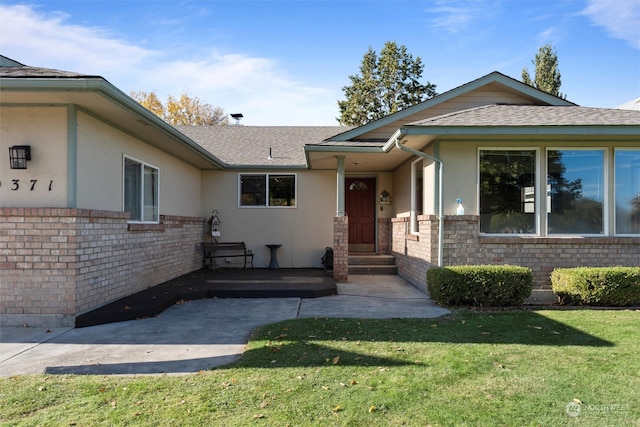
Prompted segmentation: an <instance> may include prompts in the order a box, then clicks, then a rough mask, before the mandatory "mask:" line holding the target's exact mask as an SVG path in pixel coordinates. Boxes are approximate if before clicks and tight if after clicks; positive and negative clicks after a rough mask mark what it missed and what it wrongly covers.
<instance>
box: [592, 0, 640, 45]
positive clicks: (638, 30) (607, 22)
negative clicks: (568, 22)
mask: <svg viewBox="0 0 640 427" xmlns="http://www.w3.org/2000/svg"><path fill="white" fill-rule="evenodd" d="M587 3H588V6H587V8H586V9H585V10H584V11H583V12H582V13H583V14H584V15H586V16H588V17H589V19H591V21H592V22H593V23H594V24H596V25H598V26H600V27H603V28H604V29H605V30H606V31H607V32H608V33H609V35H611V36H612V37H614V38H617V39H621V40H625V41H626V42H627V43H629V44H630V45H631V46H632V47H634V48H635V49H640V2H639V1H638V0H615V1H612V0H589V1H588V2H587Z"/></svg>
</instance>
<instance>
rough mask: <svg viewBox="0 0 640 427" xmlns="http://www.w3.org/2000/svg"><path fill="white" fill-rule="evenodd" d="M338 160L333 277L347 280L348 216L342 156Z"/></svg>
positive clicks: (337, 279)
mask: <svg viewBox="0 0 640 427" xmlns="http://www.w3.org/2000/svg"><path fill="white" fill-rule="evenodd" d="M336 159H337V160H338V167H337V175H336V216H335V218H333V278H334V280H335V281H336V282H346V281H348V280H349V218H348V217H347V216H346V215H345V211H344V205H345V201H344V191H345V190H344V156H336Z"/></svg>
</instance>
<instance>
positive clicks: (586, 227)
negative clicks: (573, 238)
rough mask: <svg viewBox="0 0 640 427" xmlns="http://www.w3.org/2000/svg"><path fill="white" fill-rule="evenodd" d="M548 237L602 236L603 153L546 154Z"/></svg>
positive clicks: (564, 151) (578, 151)
mask: <svg viewBox="0 0 640 427" xmlns="http://www.w3.org/2000/svg"><path fill="white" fill-rule="evenodd" d="M547 172H548V181H547V184H548V187H549V191H550V206H547V211H548V214H547V219H548V229H549V234H585V235H588V234H604V232H605V230H604V189H605V183H604V177H605V174H604V150H599V149H598V150H549V151H547Z"/></svg>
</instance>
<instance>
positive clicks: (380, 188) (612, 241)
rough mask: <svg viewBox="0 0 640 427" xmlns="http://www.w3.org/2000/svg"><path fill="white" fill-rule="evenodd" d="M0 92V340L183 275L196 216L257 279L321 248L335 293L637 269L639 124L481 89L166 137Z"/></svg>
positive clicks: (4, 72) (9, 64)
mask: <svg viewBox="0 0 640 427" xmlns="http://www.w3.org/2000/svg"><path fill="white" fill-rule="evenodd" d="M0 79H1V80H0V267H1V268H0V283H1V285H0V286H1V288H0V289H1V290H2V299H1V301H0V314H1V317H2V318H1V319H0V324H2V325H10V324H22V323H28V324H47V325H51V324H56V325H72V324H73V320H74V318H75V316H77V315H79V314H82V313H84V312H86V311H89V310H91V309H93V308H96V307H99V306H101V305H104V304H106V303H108V302H111V301H114V300H116V299H118V298H121V297H123V296H126V295H129V294H131V293H134V292H137V291H139V290H142V289H146V288H148V287H150V286H154V285H156V284H159V283H162V282H164V281H166V280H169V279H171V278H175V277H178V276H180V275H183V274H186V273H188V272H191V271H194V270H197V269H198V268H200V266H201V254H200V252H199V250H198V244H199V242H201V241H202V240H203V239H207V238H210V237H209V236H208V232H209V227H208V224H207V219H208V218H210V217H211V215H212V212H214V211H217V213H218V215H219V218H220V224H219V231H220V234H221V235H220V237H218V238H219V239H221V241H244V242H245V243H246V245H247V247H248V248H249V249H251V250H252V251H253V252H254V254H255V255H254V263H255V265H256V267H263V268H264V267H266V266H267V265H268V263H269V249H268V248H267V247H266V246H265V245H268V244H280V245H281V247H280V249H279V250H278V259H279V263H280V266H281V267H284V268H305V267H320V266H321V264H320V260H321V257H322V255H323V254H324V251H325V248H326V247H332V248H333V253H334V277H335V278H336V280H339V281H344V280H348V277H349V253H356V252H363V253H376V254H390V255H392V256H393V257H394V258H395V261H396V264H397V267H398V272H399V274H400V275H401V276H402V277H403V278H405V279H406V280H407V281H409V282H410V283H412V284H413V285H415V286H416V287H418V288H420V289H422V290H425V291H426V285H425V283H424V282H425V272H426V270H427V269H428V268H430V267H432V266H436V265H454V264H504V263H510V264H517V265H523V266H527V267H530V268H531V269H532V270H533V272H534V279H535V282H536V286H537V287H540V288H544V287H548V280H549V279H548V276H549V273H550V272H551V270H552V269H553V268H555V267H570V266H577V265H599V266H603V265H638V262H639V259H640V111H625V110H613V109H598V108H586V107H580V106H577V105H575V104H573V103H571V102H569V101H567V100H564V99H561V98H558V97H554V96H551V95H549V94H546V93H544V92H541V91H538V90H536V89H534V88H532V87H530V86H527V85H524V84H523V83H521V82H519V81H517V80H514V79H511V78H510V77H507V76H505V75H503V74H501V73H498V72H494V73H491V74H488V75H486V76H483V77H480V78H479V79H477V80H474V81H472V82H469V83H466V84H464V85H462V86H459V87H457V88H455V89H453V90H450V91H448V92H446V93H443V94H441V95H439V96H437V97H435V98H433V99H430V100H427V101H424V102H422V103H420V104H418V105H414V106H412V107H410V108H407V109H405V110H402V111H400V112H398V113H395V114H393V115H390V116H388V117H385V118H383V119H380V120H377V121H375V122H372V123H368V124H366V125H364V126H360V127H357V128H344V127H252V126H234V125H230V126H211V127H205V126H181V127H177V128H174V127H171V126H169V125H167V124H166V123H164V122H163V121H161V120H160V119H158V118H157V117H156V116H154V115H153V114H151V113H150V112H148V111H147V110H146V109H144V108H142V107H141V106H140V105H139V104H138V103H136V102H135V101H133V100H132V99H131V98H130V97H128V96H127V95H126V94H124V93H123V92H121V91H120V90H119V89H117V88H116V87H114V86H113V85H111V84H110V83H109V82H108V81H106V80H105V79H104V78H102V77H100V76H87V75H82V74H77V73H70V72H65V71H58V70H49V69H43V68H36V67H29V66H24V65H23V64H20V63H18V62H16V61H13V60H11V59H8V58H4V57H0ZM25 146H28V147H29V150H28V151H27V150H25V149H21V147H25ZM9 154H11V156H13V157H16V155H18V156H21V157H18V158H15V159H14V160H11V159H10V158H9V157H10V156H9ZM26 157H28V158H29V160H27V158H26ZM12 167H13V168H12ZM458 202H461V203H458ZM460 208H463V209H464V214H461V215H458V213H462V212H461V209H460Z"/></svg>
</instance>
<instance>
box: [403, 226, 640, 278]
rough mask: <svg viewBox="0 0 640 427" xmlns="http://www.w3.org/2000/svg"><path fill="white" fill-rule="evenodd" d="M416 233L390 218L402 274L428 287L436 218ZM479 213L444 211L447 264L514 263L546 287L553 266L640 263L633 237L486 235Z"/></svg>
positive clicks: (434, 257)
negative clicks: (447, 212)
mask: <svg viewBox="0 0 640 427" xmlns="http://www.w3.org/2000/svg"><path fill="white" fill-rule="evenodd" d="M418 220H419V223H420V227H419V229H420V233H419V235H418V236H413V235H408V233H407V230H408V218H394V219H393V220H392V230H393V236H392V253H393V255H395V256H396V263H397V265H398V271H399V274H400V275H401V276H402V277H403V278H405V279H406V280H407V281H409V282H411V283H412V284H413V285H415V286H417V287H419V288H421V289H425V288H426V286H425V275H426V271H427V269H428V268H430V267H432V266H436V265H437V264H438V218H437V216H431V215H429V216H421V217H419V218H418ZM479 221H480V217H479V216H477V215H461V216H446V217H445V220H444V252H443V254H444V256H443V265H445V266H446V265H462V264H513V265H520V266H523V267H529V268H531V270H532V272H533V277H534V287H536V288H539V289H548V288H549V287H550V285H551V283H550V280H549V275H550V274H551V271H553V269H554V268H569V267H577V266H594V267H595V266H603V267H606V266H616V265H623V266H638V265H640V238H635V237H531V236H527V237H524V236H522V237H520V236H508V237H506V236H505V237H485V236H480V235H479V233H478V230H479V228H480V227H479Z"/></svg>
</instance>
